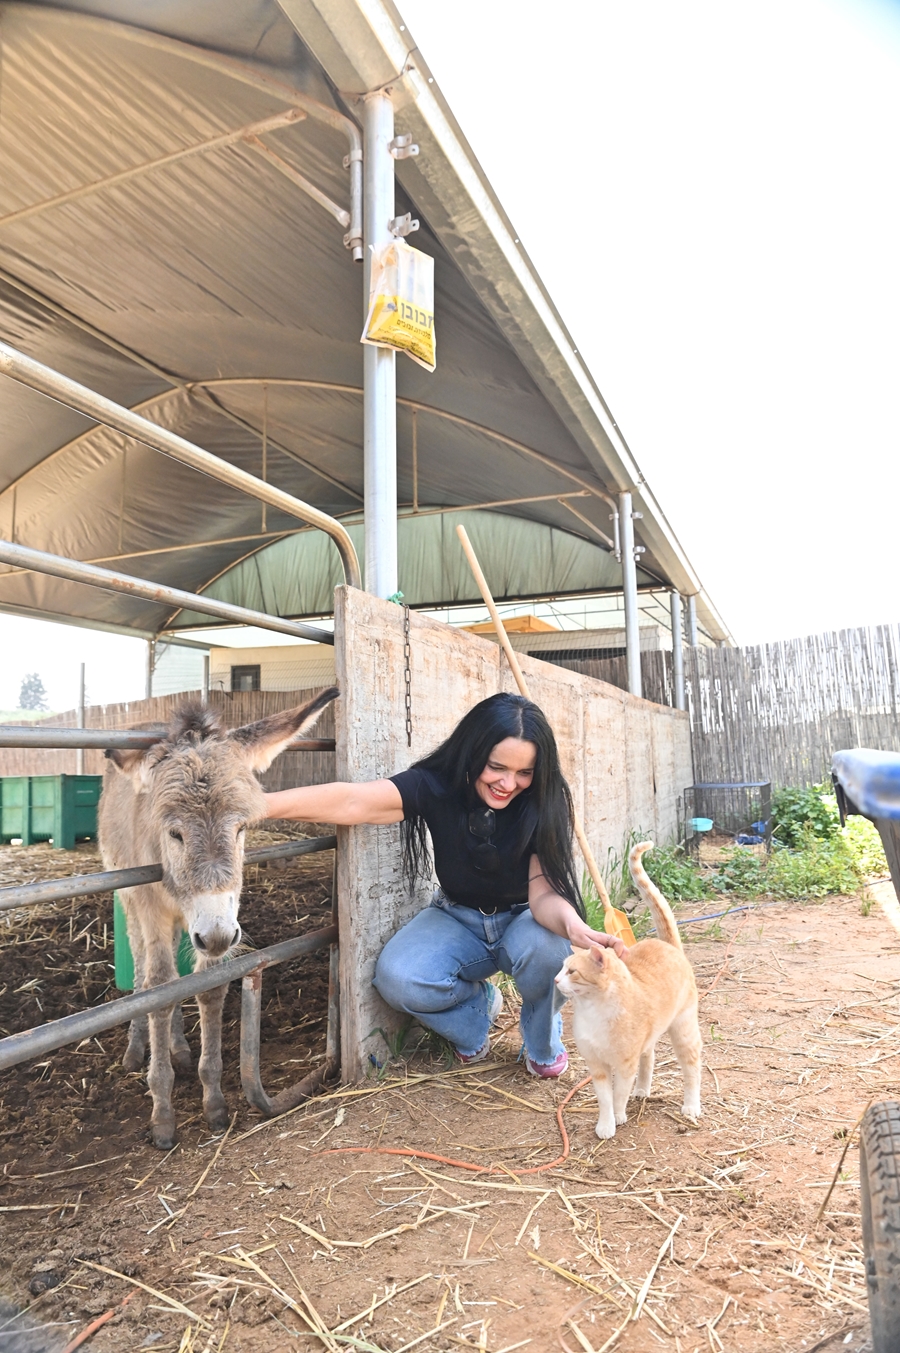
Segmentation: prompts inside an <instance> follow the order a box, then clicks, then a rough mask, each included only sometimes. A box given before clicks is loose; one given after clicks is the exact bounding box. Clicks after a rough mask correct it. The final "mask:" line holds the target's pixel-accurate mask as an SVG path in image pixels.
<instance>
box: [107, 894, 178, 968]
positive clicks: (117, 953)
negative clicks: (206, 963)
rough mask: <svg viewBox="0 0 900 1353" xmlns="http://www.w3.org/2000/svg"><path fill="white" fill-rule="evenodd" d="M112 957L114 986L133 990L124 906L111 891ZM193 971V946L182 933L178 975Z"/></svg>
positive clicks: (131, 965)
mask: <svg viewBox="0 0 900 1353" xmlns="http://www.w3.org/2000/svg"><path fill="white" fill-rule="evenodd" d="M113 958H114V960H115V965H116V986H117V987H118V989H119V991H134V955H133V954H132V952H131V945H130V944H129V943H128V928H127V925H126V921H125V908H124V907H123V906H122V903H121V902H120V900H119V894H118V893H113ZM193 971H194V946H193V945H192V944H191V941H190V937H189V936H188V935H187V934H182V936H181V943H180V944H179V946H178V976H179V977H187V975H188V973H192V972H193Z"/></svg>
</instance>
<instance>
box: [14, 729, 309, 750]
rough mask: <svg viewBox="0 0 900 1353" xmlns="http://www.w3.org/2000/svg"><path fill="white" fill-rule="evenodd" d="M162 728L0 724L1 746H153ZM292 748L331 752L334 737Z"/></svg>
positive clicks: (297, 740)
mask: <svg viewBox="0 0 900 1353" xmlns="http://www.w3.org/2000/svg"><path fill="white" fill-rule="evenodd" d="M165 736H166V734H165V732H161V733H146V732H142V731H141V730H140V729H137V728H134V729H131V728H53V727H51V728H40V727H38V728H33V727H32V726H31V725H30V724H24V725H19V724H13V723H4V724H0V747H92V748H95V749H96V750H98V751H101V752H103V751H106V749H107V748H108V747H130V748H137V747H152V746H154V744H155V743H157V742H162V740H163V738H164V737H165ZM290 750H291V751H292V752H333V751H334V738H295V739H294V741H293V742H292V743H291V747H290Z"/></svg>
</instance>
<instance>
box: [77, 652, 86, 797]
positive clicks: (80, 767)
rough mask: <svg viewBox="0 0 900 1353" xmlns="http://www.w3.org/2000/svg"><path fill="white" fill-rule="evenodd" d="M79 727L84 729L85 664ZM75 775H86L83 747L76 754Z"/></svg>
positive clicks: (80, 684)
mask: <svg viewBox="0 0 900 1353" xmlns="http://www.w3.org/2000/svg"><path fill="white" fill-rule="evenodd" d="M78 727H79V728H84V663H82V664H81V673H80V675H79V678H78ZM75 774H76V775H83V774H84V748H83V747H79V748H78V750H77V752H76V753H75Z"/></svg>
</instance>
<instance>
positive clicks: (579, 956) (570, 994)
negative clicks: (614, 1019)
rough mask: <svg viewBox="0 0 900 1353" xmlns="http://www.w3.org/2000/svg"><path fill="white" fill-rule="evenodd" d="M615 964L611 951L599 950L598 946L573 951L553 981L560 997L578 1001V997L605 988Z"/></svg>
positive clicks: (614, 957)
mask: <svg viewBox="0 0 900 1353" xmlns="http://www.w3.org/2000/svg"><path fill="white" fill-rule="evenodd" d="M615 962H616V956H615V954H614V953H613V951H612V950H611V949H601V947H600V945H599V944H594V945H592V946H591V948H590V949H575V950H573V952H572V953H571V954H570V955H569V957H568V958H567V959H566V961H565V963H564V964H563V965H562V967H561V968H560V970H559V972H558V973H557V974H556V976H555V978H554V979H553V980H554V982H555V983H556V987H557V990H558V991H559V993H560V995H562V996H564V997H565V998H566V999H567V1000H578V998H579V996H584V995H587V994H588V993H590V992H592V991H597V990H603V989H604V988H605V987H606V986H607V984H608V982H609V978H610V970H611V968H612V965H613V964H614V963H615Z"/></svg>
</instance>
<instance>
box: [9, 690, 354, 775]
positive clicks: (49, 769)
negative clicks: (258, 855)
mask: <svg viewBox="0 0 900 1353" xmlns="http://www.w3.org/2000/svg"><path fill="white" fill-rule="evenodd" d="M322 689H323V687H321V686H317V687H315V688H314V689H312V690H302V691H234V692H232V691H216V690H211V691H210V693H209V704H210V707H211V708H212V709H214V710H216V711H217V712H218V713H219V715H220V716H221V718H222V722H223V723H224V724H225V727H226V728H237V727H239V726H240V725H241V724H245V723H253V722H254V721H255V720H256V719H262V718H265V716H266V715H267V714H275V713H277V712H278V711H279V710H282V709H291V708H292V707H293V706H294V705H302V704H304V703H305V701H307V700H309V699H311V698H312V696H313V695H315V694H316V693H317V692H318V691H320V690H322ZM199 697H200V692H199V691H182V692H181V693H180V694H178V695H156V696H153V698H152V699H150V700H131V701H126V702H124V703H122V704H115V705H88V707H87V708H86V709H85V712H84V722H85V726H86V727H87V728H136V727H138V726H139V725H141V724H148V723H149V724H160V725H165V724H167V723H168V722H169V720H170V719H171V718H172V716H173V714H174V713H175V711H176V710H177V709H178V708H179V706H181V705H183V704H184V703H185V701H186V700H190V699H192V698H193V699H199ZM77 721H78V714H77V711H76V710H74V709H70V710H67V711H66V712H65V713H63V714H53V715H50V716H49V717H48V718H47V719H42V720H41V721H40V723H39V724H38V725H31V726H32V727H34V726H38V727H41V728H48V727H50V728H54V727H55V728H74V727H75V726H76V723H77ZM309 736H310V737H320V738H333V737H334V706H333V705H329V706H328V708H327V709H325V710H323V712H322V714H321V715H320V716H319V719H318V722H317V723H316V726H315V729H314V730H312V731H311V732H310V734H309ZM75 757H76V753H75V752H74V751H72V750H68V749H66V750H57V749H54V748H49V747H48V748H44V747H33V748H28V747H0V775H74V774H75ZM105 764H106V763H105V759H104V754H103V752H98V751H92V750H87V751H85V753H84V771H85V774H86V775H102V774H103V768H104V765H105ZM334 774H335V771H334V752H284V753H282V755H281V756H279V757H278V758H277V759H276V760H275V761H274V762H273V764H272V765H271V766H270V768H269V769H268V770H267V771H266V772H265V774H264V775H262V776H261V777H260V779H261V781H262V784H263V786H264V788H266V789H267V790H270V791H271V790H276V789H287V788H289V787H290V786H292V785H320V784H327V783H328V782H329V781H330V780H333V779H334Z"/></svg>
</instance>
